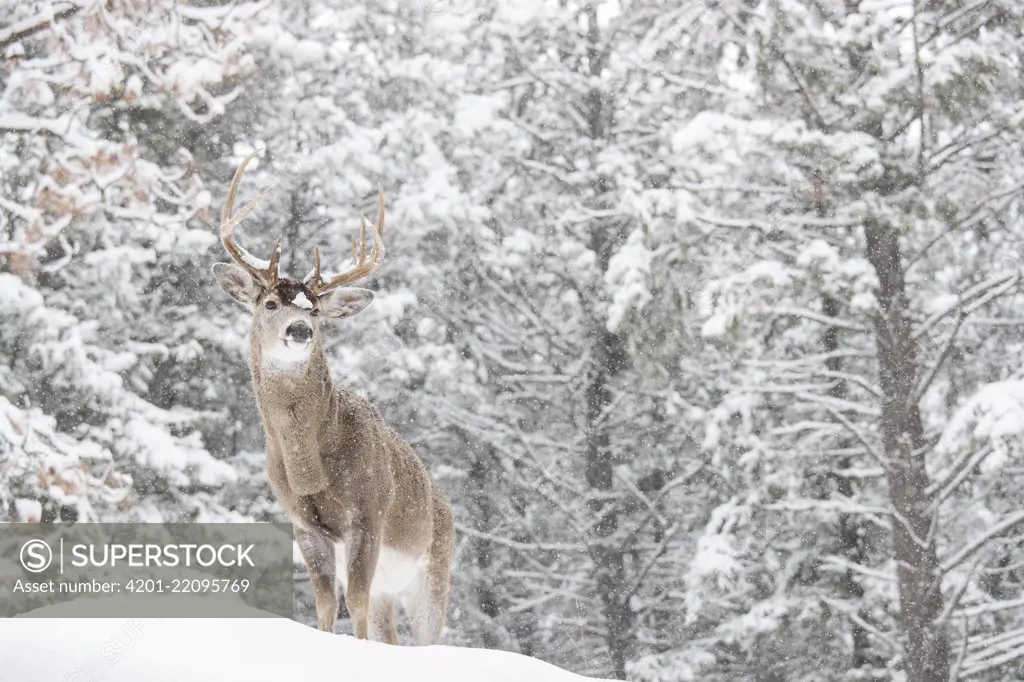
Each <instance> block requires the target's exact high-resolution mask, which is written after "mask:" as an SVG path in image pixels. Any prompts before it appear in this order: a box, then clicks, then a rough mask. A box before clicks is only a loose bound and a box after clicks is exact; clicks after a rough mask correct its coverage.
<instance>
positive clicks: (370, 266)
mask: <svg viewBox="0 0 1024 682" xmlns="http://www.w3.org/2000/svg"><path fill="white" fill-rule="evenodd" d="M255 155H256V152H255V151H254V152H252V153H251V154H249V156H247V157H246V158H245V159H244V160H243V161H242V163H241V164H240V165H239V167H238V170H237V171H235V176H234V178H232V180H231V186H230V187H229V188H228V195H227V198H226V200H225V202H224V208H223V209H222V210H221V224H220V240H221V243H222V244H223V245H224V249H225V250H226V251H227V252H228V255H230V256H231V258H232V260H234V263H215V264H214V266H213V274H214V276H215V277H216V278H217V282H218V283H219V284H220V286H221V288H223V289H224V291H226V292H227V293H228V295H229V296H231V298H233V299H235V300H236V301H238V302H239V303H241V304H242V305H244V306H245V307H246V308H247V309H248V310H249V311H250V312H251V313H252V315H253V317H252V330H251V334H252V339H253V342H254V343H256V344H257V345H258V347H259V348H260V349H261V352H262V363H263V364H265V365H266V366H267V367H268V368H273V369H278V370H282V369H283V370H288V369H297V368H299V367H301V366H302V365H303V364H305V361H306V360H307V359H308V357H309V353H310V350H311V349H312V348H314V347H320V339H321V336H320V320H321V319H323V318H326V319H329V320H340V319H343V318H346V317H351V316H353V315H355V314H356V313H358V312H360V311H362V310H363V309H365V308H366V307H367V306H368V305H370V303H372V302H373V292H372V291H369V290H367V289H360V288H358V287H349V286H345V285H347V284H350V283H352V282H355V281H357V280H360V279H363V278H364V277H369V276H370V275H372V274H373V273H374V272H376V271H377V269H378V268H379V267H380V265H381V263H382V262H383V261H384V243H383V241H382V239H381V238H382V236H383V234H384V190H383V189H381V190H380V193H379V195H378V199H377V222H376V223H375V224H374V225H373V227H372V237H373V250H372V251H371V253H370V255H369V257H367V254H366V218H365V217H363V216H360V221H359V241H358V243H357V242H356V239H355V237H353V239H352V259H353V261H354V262H355V265H354V267H352V268H351V269H350V270H347V271H345V272H342V273H339V274H336V275H329V276H325V275H324V274H323V273H322V272H321V270H320V248H319V247H317V249H316V252H315V254H314V256H313V270H312V271H311V272H310V273H309V274H308V275H307V276H306V277H305V278H303V279H302V280H301V281H300V280H296V279H293V278H291V277H282V276H281V275H280V273H279V272H278V263H279V262H280V259H281V239H280V238H279V239H278V240H277V243H276V244H275V246H274V250H273V252H272V253H271V254H270V260H266V261H264V260H261V259H259V258H256V257H255V256H253V255H252V254H251V253H249V252H248V251H246V250H245V249H244V248H242V247H241V246H240V245H239V244H238V242H237V241H236V240H235V236H234V233H235V228H237V227H238V225H239V223H240V222H241V221H242V219H243V218H245V216H246V215H247V214H248V213H249V212H250V211H251V210H252V209H253V208H254V207H255V206H256V204H257V203H259V201H260V199H262V198H263V196H264V195H265V194H266V192H267V190H266V189H263V190H261V191H260V193H259V194H257V195H256V196H255V197H253V198H252V199H251V200H250V201H249V202H248V203H247V204H246V205H245V206H243V207H242V209H241V210H240V211H238V212H237V213H234V210H235V194H236V193H237V192H238V185H239V184H240V183H241V180H242V175H243V174H244V173H245V167H246V166H247V165H248V163H249V161H251V160H252V158H253V156H255Z"/></svg>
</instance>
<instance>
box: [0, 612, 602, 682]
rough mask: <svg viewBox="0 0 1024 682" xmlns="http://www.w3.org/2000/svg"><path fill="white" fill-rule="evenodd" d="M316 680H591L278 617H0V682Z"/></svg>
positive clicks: (531, 663) (496, 656)
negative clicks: (323, 629) (327, 630)
mask: <svg viewBox="0 0 1024 682" xmlns="http://www.w3.org/2000/svg"><path fill="white" fill-rule="evenodd" d="M48 608H49V607H48ZM45 611H46V610H45V609H40V610H39V611H36V612H32V613H33V614H34V615H39V614H43V613H45ZM30 615H31V614H30ZM320 679H324V680H326V679H330V680H339V681H340V680H344V682H364V681H366V682H370V681H373V682H391V681H392V680H394V681H395V682H399V681H401V682H407V681H412V680H415V682H582V681H583V680H589V679H592V678H585V677H580V676H579V675H574V674H572V673H569V672H566V671H564V670H561V669H559V668H556V667H554V666H552V665H549V664H547V663H543V662H541V661H538V660H536V659H532V658H528V657H526V656H520V655H518V654H512V653H508V652H503V651H485V650H481V649H462V648H456V647H446V646H432V647H411V646H409V647H406V646H402V647H398V646H389V645H386V644H380V643H377V642H367V641H361V640H356V639H354V638H352V637H349V636H346V635H329V634H326V633H323V632H319V631H317V630H314V629H313V628H310V627H308V626H305V625H302V624H300V623H296V622H294V621H290V620H285V619H282V618H273V619H271V618H264V619H255V618H254V619H241V618H236V619H162V620H139V619H105V618H92V619H88V618H63V619H55V618H26V617H21V618H8V619H4V620H0V682H182V681H185V680H187V681H188V682H233V681H235V680H239V681H243V680H244V682H263V681H266V682H281V681H282V680H320Z"/></svg>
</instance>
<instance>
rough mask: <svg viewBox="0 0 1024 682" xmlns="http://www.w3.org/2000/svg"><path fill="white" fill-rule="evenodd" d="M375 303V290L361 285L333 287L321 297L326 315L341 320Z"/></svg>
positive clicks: (321, 303)
mask: <svg viewBox="0 0 1024 682" xmlns="http://www.w3.org/2000/svg"><path fill="white" fill-rule="evenodd" d="M371 303H373V292H372V291H370V290H369V289H360V288H359V287H343V288H341V289H332V290H331V291H328V292H327V293H326V294H324V295H323V296H321V297H320V309H321V310H323V312H324V317H329V318H331V319H335V320H340V319H343V318H346V317H352V316H353V315H355V314H356V313H359V312H362V311H363V310H364V309H365V308H366V306H368V305H370V304H371Z"/></svg>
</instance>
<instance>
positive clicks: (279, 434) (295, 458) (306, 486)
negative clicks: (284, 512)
mask: <svg viewBox="0 0 1024 682" xmlns="http://www.w3.org/2000/svg"><path fill="white" fill-rule="evenodd" d="M249 371H250V373H251V374H252V383H253V389H254V391H255V393H256V402H257V407H258V408H259V412H260V418H261V420H262V421H263V429H264V431H265V435H266V438H267V446H268V448H267V452H268V455H269V454H270V453H271V452H274V453H275V456H278V457H281V458H282V459H283V460H284V468H285V471H286V473H287V477H288V486H289V487H290V488H291V490H292V492H294V493H295V494H296V495H314V494H316V493H318V492H320V491H322V490H323V489H324V488H326V487H327V484H328V479H327V472H326V469H325V468H324V463H323V458H322V457H321V453H320V447H319V446H320V444H319V442H318V440H319V435H320V433H321V430H322V429H321V425H322V424H323V423H324V421H325V419H327V418H328V413H329V410H330V405H331V394H332V392H333V390H334V387H333V384H332V382H331V374H330V371H329V369H328V367H327V358H326V356H325V355H324V349H323V345H322V343H321V342H320V340H319V339H317V340H315V341H314V342H313V345H312V347H311V348H310V350H309V355H308V357H307V359H306V360H305V362H303V363H300V364H295V365H289V366H288V367H287V368H281V367H280V366H277V365H275V364H274V363H273V362H268V361H267V358H266V357H265V355H264V353H263V349H262V348H261V346H260V342H259V340H258V339H255V338H253V339H252V340H251V341H250V350H249Z"/></svg>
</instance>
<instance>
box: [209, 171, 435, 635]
mask: <svg viewBox="0 0 1024 682" xmlns="http://www.w3.org/2000/svg"><path fill="white" fill-rule="evenodd" d="M250 158H251V156H250ZM247 162H248V159H247V160H246V162H243V164H242V165H241V167H240V168H239V171H238V173H236V176H235V181H234V182H233V183H232V189H231V190H230V191H229V198H228V202H227V204H226V205H225V214H226V215H225V217H224V218H223V220H222V228H221V237H222V241H225V247H226V248H227V249H228V252H229V253H231V254H232V257H233V258H235V260H236V262H237V263H238V264H237V265H229V264H223V263H219V264H217V265H216V266H214V273H215V274H216V276H217V279H218V281H219V282H220V284H221V286H222V287H223V288H224V289H225V291H227V292H228V293H229V294H230V295H231V296H232V297H233V298H235V299H236V300H238V301H240V302H242V303H243V304H245V305H246V306H247V307H249V308H250V309H251V310H252V311H253V312H254V316H253V326H252V330H251V333H250V347H249V369H250V372H251V375H252V382H253V388H254V389H255V393H256V402H257V407H258V409H259V414H260V419H261V422H262V424H263V428H264V432H265V435H266V441H267V473H268V477H269V479H270V484H271V488H272V490H273V492H274V495H275V497H276V498H277V500H278V502H279V503H280V504H281V506H282V508H283V509H284V511H285V513H286V514H287V515H288V517H289V518H290V519H291V520H292V522H293V523H294V524H295V526H296V540H297V541H298V544H299V548H300V550H301V552H302V556H303V559H304V560H305V562H306V565H307V567H308V569H309V575H310V580H311V582H312V585H313V593H314V598H315V600H316V611H317V627H318V628H319V629H321V630H325V631H328V632H331V631H333V629H334V624H335V618H336V615H337V611H338V597H337V591H336V585H337V584H338V582H339V581H340V583H341V585H342V589H343V590H344V593H345V603H346V606H347V607H348V610H349V612H350V614H351V615H352V619H353V621H354V624H355V631H356V636H357V637H360V638H367V637H369V638H372V639H375V640H378V641H386V642H390V643H393V644H395V643H397V642H398V636H397V632H396V630H395V623H394V614H395V606H396V605H402V606H403V608H404V609H405V611H406V612H407V613H408V614H409V616H410V619H411V626H412V632H413V637H414V639H415V642H416V643H417V644H433V643H435V642H437V641H438V639H439V638H440V635H441V632H442V630H443V628H444V622H445V617H446V613H447V602H448V592H449V566H450V561H451V554H452V550H453V547H454V526H453V522H452V513H451V506H450V505H449V503H448V501H447V499H446V498H445V496H444V494H443V493H442V492H441V491H440V489H438V488H437V487H436V486H434V485H433V484H432V483H431V481H430V477H429V475H428V474H427V471H426V469H425V468H424V466H423V463H422V462H421V461H420V459H419V458H418V457H417V456H416V454H415V453H414V452H413V451H412V448H410V447H409V445H408V444H407V443H406V442H405V441H404V440H403V439H402V438H401V436H399V435H398V433H397V432H395V431H394V429H392V428H391V427H390V426H389V425H388V424H387V423H386V422H385V421H384V419H383V418H382V417H381V415H380V413H379V412H378V411H377V409H376V408H375V407H374V406H373V405H372V404H370V403H369V402H368V401H367V400H365V399H363V398H361V397H360V396H358V395H356V394H354V393H352V392H349V391H346V390H343V389H341V388H340V387H337V386H335V385H334V382H333V381H332V379H331V375H330V371H329V369H328V365H327V359H326V357H325V355H324V350H323V340H322V336H321V334H320V327H319V321H320V319H321V317H326V318H335V319H340V318H343V317H349V316H351V315H354V314H356V313H358V312H359V311H361V310H363V309H364V308H365V307H366V306H367V305H369V304H370V302H371V301H372V300H373V294H372V292H369V291H366V290H363V289H356V288H353V287H346V288H338V287H339V286H340V285H339V284H337V282H338V281H340V276H338V277H336V278H332V279H331V280H330V281H329V282H324V281H323V280H322V278H321V277H320V269H319V252H317V257H316V261H315V262H316V268H315V277H314V276H313V275H311V276H310V277H308V278H306V280H304V281H302V282H299V281H297V280H293V279H290V278H281V277H278V276H277V274H276V258H277V254H278V253H279V250H278V251H275V255H274V256H273V257H272V259H271V261H270V263H262V265H266V266H267V267H266V268H265V269H259V268H256V267H255V265H254V264H256V263H260V261H257V260H256V259H254V258H252V257H251V256H249V255H248V254H247V253H246V252H244V251H241V247H238V245H237V244H235V243H234V242H233V238H232V237H231V232H232V231H233V229H234V225H237V221H238V220H240V217H241V215H244V213H245V212H246V210H247V209H248V208H250V207H251V206H252V205H253V202H250V204H249V206H247V207H246V209H243V211H242V212H240V214H241V215H240V216H239V217H238V219H234V223H233V224H232V223H231V220H232V219H230V218H229V217H230V211H231V210H232V209H231V207H232V205H233V197H234V191H235V189H236V188H237V182H238V180H239V179H240V177H241V172H242V171H243V170H244V168H245V163H247ZM382 217H383V200H382V203H381V205H380V207H379V209H378V227H377V231H376V232H375V234H374V237H375V245H374V246H375V248H374V258H375V260H376V261H377V263H378V264H379V259H381V258H382V257H383V249H382V247H381V249H380V252H379V253H378V248H377V247H378V246H380V239H379V237H380V232H381V231H382V229H383V223H382ZM224 225H228V228H227V229H226V228H225V227H224ZM225 234H226V236H225ZM228 240H230V242H229V241H228ZM364 240H365V233H364ZM278 248H279V247H278ZM236 250H237V251H241V254H238V253H237V252H236ZM363 260H365V242H364V247H363ZM362 262H363V261H362V260H361V261H360V267H361V266H362ZM271 269H272V270H273V271H274V272H273V277H271V276H269V274H264V273H267V272H268V271H270V270H271ZM374 269H375V268H374ZM357 270H358V268H357ZM363 271H365V268H364V269H363ZM363 271H360V273H362V272H363ZM371 271H372V270H371Z"/></svg>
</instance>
